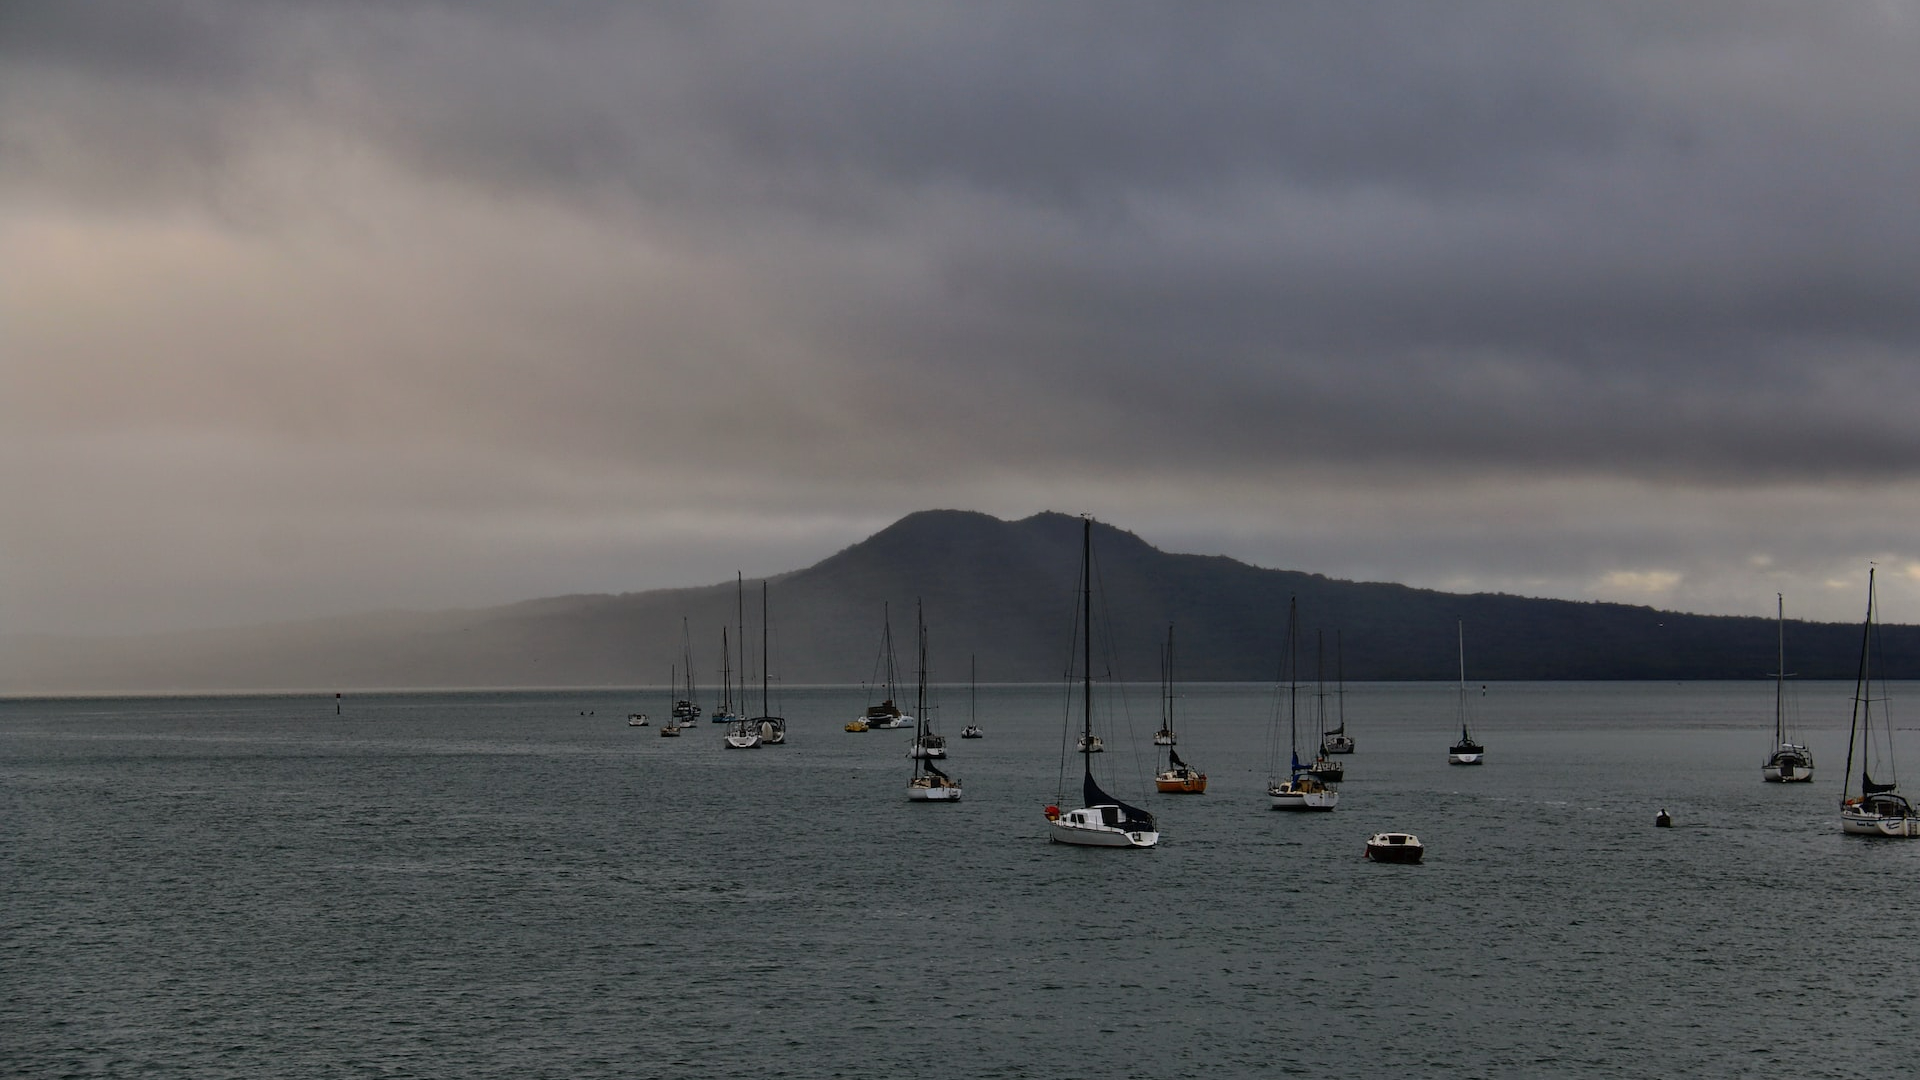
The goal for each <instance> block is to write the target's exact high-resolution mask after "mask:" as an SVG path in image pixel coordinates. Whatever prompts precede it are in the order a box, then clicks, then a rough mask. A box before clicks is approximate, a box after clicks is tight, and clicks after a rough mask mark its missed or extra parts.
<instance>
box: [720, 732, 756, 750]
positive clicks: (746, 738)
mask: <svg viewBox="0 0 1920 1080" xmlns="http://www.w3.org/2000/svg"><path fill="white" fill-rule="evenodd" d="M726 747H727V749H729V750H758V749H760V736H758V735H729V736H727V738H726Z"/></svg>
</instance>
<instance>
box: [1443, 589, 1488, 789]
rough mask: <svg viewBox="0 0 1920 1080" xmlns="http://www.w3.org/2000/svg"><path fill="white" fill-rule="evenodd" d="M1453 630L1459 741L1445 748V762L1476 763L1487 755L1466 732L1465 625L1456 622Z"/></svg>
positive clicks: (1484, 748) (1485, 749)
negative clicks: (1457, 672)
mask: <svg viewBox="0 0 1920 1080" xmlns="http://www.w3.org/2000/svg"><path fill="white" fill-rule="evenodd" d="M1454 630H1455V632H1456V633H1457V634H1458V635H1459V639H1460V700H1459V704H1458V705H1457V706H1456V707H1455V712H1456V718H1457V719H1458V720H1459V721H1460V741H1459V742H1457V743H1454V744H1453V745H1452V746H1451V747H1448V748H1447V764H1449V765H1478V764H1480V760H1481V759H1482V758H1484V757H1486V756H1487V748H1486V747H1484V746H1481V745H1480V744H1479V743H1477V742H1474V741H1473V736H1472V735H1471V734H1469V733H1468V732H1467V626H1466V623H1464V622H1456V623H1455V624H1454Z"/></svg>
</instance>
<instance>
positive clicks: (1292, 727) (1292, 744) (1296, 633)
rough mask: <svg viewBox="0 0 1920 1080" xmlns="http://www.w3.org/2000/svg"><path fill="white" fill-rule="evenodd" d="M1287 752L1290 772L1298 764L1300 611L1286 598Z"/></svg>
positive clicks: (1296, 605)
mask: <svg viewBox="0 0 1920 1080" xmlns="http://www.w3.org/2000/svg"><path fill="white" fill-rule="evenodd" d="M1287 751H1288V752H1289V753H1290V754H1292V755H1293V760H1292V763H1291V764H1289V765H1288V766H1287V768H1288V769H1289V770H1291V769H1292V768H1293V767H1294V766H1295V765H1298V764H1299V763H1300V610H1299V600H1298V599H1296V598H1294V597H1291V596H1290V597H1288V598H1287Z"/></svg>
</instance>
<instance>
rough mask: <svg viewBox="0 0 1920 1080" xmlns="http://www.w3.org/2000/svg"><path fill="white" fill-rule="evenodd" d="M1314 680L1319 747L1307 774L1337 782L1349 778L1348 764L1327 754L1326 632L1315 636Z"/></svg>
mask: <svg viewBox="0 0 1920 1080" xmlns="http://www.w3.org/2000/svg"><path fill="white" fill-rule="evenodd" d="M1313 680H1314V691H1313V744H1314V746H1315V747H1316V748H1317V749H1316V751H1315V752H1314V755H1313V764H1312V765H1310V766H1308V767H1307V775H1309V776H1311V777H1313V778H1314V779H1315V780H1324V781H1326V782H1327V783H1329V784H1337V783H1339V782H1340V781H1342V780H1345V779H1346V778H1347V766H1346V764H1345V763H1344V762H1339V761H1335V760H1333V759H1332V758H1331V757H1328V756H1327V638H1326V634H1324V633H1320V634H1316V635H1315V637H1314V662H1313Z"/></svg>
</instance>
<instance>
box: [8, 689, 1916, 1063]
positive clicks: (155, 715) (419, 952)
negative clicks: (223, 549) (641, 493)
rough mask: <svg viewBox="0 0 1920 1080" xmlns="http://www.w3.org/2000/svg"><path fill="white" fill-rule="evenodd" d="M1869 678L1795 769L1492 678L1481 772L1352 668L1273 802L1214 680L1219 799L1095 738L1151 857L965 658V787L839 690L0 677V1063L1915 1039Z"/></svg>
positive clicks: (1678, 712) (1817, 711)
mask: <svg viewBox="0 0 1920 1080" xmlns="http://www.w3.org/2000/svg"><path fill="white" fill-rule="evenodd" d="M1913 689H1914V688H1913V687H1896V690H1895V696H1896V701H1895V716H1896V720H1898V719H1899V718H1900V716H1901V712H1900V708H1899V701H1898V699H1899V698H1900V697H1902V696H1911V691H1912V690H1913ZM1850 690H1851V688H1850V687H1847V686H1835V685H1831V684H1809V685H1807V686H1805V687H1802V688H1801V690H1800V696H1801V702H1802V707H1803V710H1804V713H1805V715H1806V717H1807V719H1808V723H1809V725H1810V730H1808V731H1807V732H1806V733H1805V734H1806V735H1807V738H1808V741H1810V742H1811V744H1812V747H1813V750H1814V752H1815V755H1816V758H1817V761H1818V766H1819V779H1818V780H1817V781H1816V782H1815V783H1814V784H1811V785H1799V786H1794V787H1782V786H1778V785H1765V784H1762V783H1760V782H1759V765H1760V762H1761V760H1762V758H1763V757H1764V755H1765V752H1766V750H1767V749H1768V740H1769V736H1770V725H1771V715H1772V712H1771V710H1772V696H1771V694H1772V688H1771V684H1769V683H1765V682H1755V683H1752V684H1724V683H1723V684H1685V685H1676V684H1662V685H1653V684H1624V685H1622V684H1509V685H1501V684H1495V685H1493V686H1492V687H1491V688H1490V690H1489V692H1488V694H1487V696H1486V697H1485V698H1484V699H1482V700H1480V701H1478V702H1476V704H1477V706H1478V708H1479V723H1478V727H1477V730H1476V734H1478V735H1480V736H1482V741H1483V742H1484V743H1486V745H1487V748H1488V763H1487V764H1486V765H1485V766H1484V767H1481V768H1477V769H1469V768H1459V767H1449V766H1448V765H1446V764H1445V752H1446V747H1447V744H1448V743H1449V741H1450V740H1451V736H1452V735H1453V734H1454V729H1452V728H1451V727H1450V725H1451V723H1452V717H1453V698H1452V688H1450V687H1443V686H1432V685H1366V686H1358V687H1354V688H1352V690H1351V692H1350V693H1349V694H1348V696H1347V699H1346V706H1347V714H1348V718H1349V720H1350V726H1351V730H1352V731H1353V733H1354V734H1355V736H1356V738H1357V740H1358V744H1359V752H1358V753H1357V754H1355V755H1354V756H1352V757H1351V758H1348V759H1347V761H1348V779H1347V782H1346V783H1345V784H1344V785H1343V788H1342V792H1343V795H1342V798H1343V801H1342V803H1341V806H1340V808H1339V809H1338V810H1337V811H1335V812H1334V813H1332V814H1322V815H1286V814H1278V813H1274V812H1272V811H1269V810H1268V809H1267V808H1266V798H1265V783H1266V779H1267V757H1266V753H1267V750H1266V747H1267V738H1268V717H1269V716H1270V714H1271V712H1272V701H1271V697H1272V695H1271V693H1270V691H1269V690H1268V689H1266V688H1264V687H1253V686H1212V687H1193V688H1189V689H1187V690H1186V691H1184V693H1183V695H1182V698H1181V703H1180V708H1181V712H1182V716H1183V720H1182V722H1181V743H1180V747H1179V749H1180V752H1181V754H1182V756H1183V757H1185V758H1187V759H1188V760H1189V761H1190V762H1192V763H1193V764H1194V765H1196V766H1198V767H1200V768H1201V769H1203V770H1204V771H1206V772H1207V773H1208V774H1209V776H1210V781H1211V786H1210V789H1209V791H1208V793H1207V794H1206V795H1203V796H1172V795H1155V794H1150V793H1146V792H1145V791H1144V790H1143V786H1142V784H1141V783H1140V772H1139V770H1140V769H1141V768H1142V767H1144V765H1145V764H1147V763H1141V764H1140V765H1135V764H1133V763H1132V762H1131V761H1130V760H1129V755H1127V754H1124V753H1110V754H1107V755H1102V756H1101V764H1102V765H1103V767H1112V768H1114V769H1116V770H1117V771H1118V775H1117V776H1116V777H1115V778H1114V779H1113V781H1112V784H1113V786H1114V787H1115V788H1116V789H1117V793H1127V794H1134V795H1137V798H1136V799H1135V800H1133V801H1142V802H1144V804H1145V805H1147V806H1149V807H1151V808H1152V809H1154V810H1155V811H1156V812H1157V813H1158V814H1159V816H1160V823H1161V828H1162V831H1163V834H1164V841H1163V843H1162V845H1161V846H1160V847H1159V848H1157V849H1155V850H1151V851H1140V852H1126V851H1110V850H1087V849H1077V848H1067V847H1060V846H1054V845H1049V844H1048V843H1047V842H1046V839H1045V837H1046V833H1045V829H1044V824H1045V823H1044V820H1043V818H1042V816H1041V813H1040V811H1041V808H1042V806H1043V805H1044V804H1046V803H1048V802H1050V801H1054V800H1055V798H1056V795H1055V785H1056V781H1057V778H1058V776H1059V771H1060V755H1059V753H1058V750H1059V744H1060V738H1061V731H1062V712H1063V709H1062V705H1061V702H1060V699H1059V694H1058V692H1057V691H1054V690H1052V689H1050V688H1019V687H995V688H982V689H981V691H980V694H979V704H978V708H979V714H978V719H979V723H980V724H981V725H982V726H983V727H984V728H986V730H987V734H988V737H987V738H986V739H984V740H979V741H968V742H961V741H959V740H957V739H956V740H953V743H952V745H953V758H952V760H951V761H950V762H949V764H948V770H947V771H949V772H951V773H954V774H956V775H958V776H960V777H961V778H962V779H963V780H964V782H965V784H966V798H965V800H964V801H963V802H961V803H959V804H957V805H930V804H913V805H910V804H908V803H907V801H906V800H905V788H904V785H905V781H906V778H907V775H908V772H909V763H908V761H907V759H906V757H905V749H906V746H907V744H908V741H909V739H910V732H906V731H897V732H883V731H877V732H869V733H866V734H861V735H850V734H847V733H845V732H843V731H842V730H841V725H842V723H844V722H845V720H847V719H849V718H851V717H852V716H853V715H854V714H855V713H857V712H859V711H860V710H861V709H862V708H863V707H864V705H865V704H866V701H865V697H864V695H863V693H862V692H861V691H860V690H858V689H857V688H854V689H846V688H817V689H800V690H789V691H787V692H786V694H785V700H784V703H783V709H782V711H784V712H785V713H786V715H787V716H788V717H789V718H790V722H791V726H792V735H791V738H790V744H789V745H787V746H785V747H779V748H769V749H764V750H758V751H752V752H738V751H726V750H723V749H722V748H721V739H720V734H721V731H722V730H723V729H722V728H720V727H719V726H717V725H710V724H706V723H704V722H703V723H702V724H701V725H700V727H699V728H698V729H696V730H693V731H691V732H689V734H688V735H687V736H686V737H683V738H680V739H677V740H676V739H663V738H660V737H658V735H657V728H655V727H649V728H629V727H627V726H626V724H625V722H624V717H625V715H626V713H627V712H628V711H631V710H632V709H636V708H639V709H648V710H649V711H651V712H654V713H656V714H658V713H659V712H662V711H663V709H662V708H661V706H662V705H663V704H664V702H663V701H661V700H656V699H658V698H660V697H661V695H660V694H658V693H648V694H646V695H640V694H637V693H630V692H613V691H592V692H575V693H567V692H541V693H513V694H484V693H470V694H390V695H361V696H352V695H349V696H348V697H347V698H346V699H345V701H344V703H343V707H342V711H341V714H340V715H338V716H336V715H335V713H334V702H333V700H332V698H331V697H323V696H306V697H303V696H260V697H213V698H180V697H175V698H146V699H109V700H101V699H72V700H54V701H47V700H14V701H6V702H0V855H3V857H4V876H3V877H0V927H4V935H3V936H0V1033H3V1034H0V1073H6V1074H13V1073H19V1074H23V1075H34V1076H62V1075H72V1076H153V1075H163V1074H173V1075H181V1076H193V1077H252V1078H258V1077H313V1076H342V1075H367V1076H423V1077H480V1076H501V1077H506V1076H513V1077H627V1076H633V1077H639V1076H675V1077H679V1076H741V1077H746V1076H792V1077H816V1076H847V1077H867V1076H890V1075H891V1076H905V1075H926V1076H973V1077H997V1076H1004V1077H1013V1076H1087V1077H1103V1078H1104V1077H1169V1076H1181V1075H1190V1074H1210V1075H1217V1076H1240V1075H1281V1076H1284V1075H1318V1076H1360V1075H1380V1076H1429V1075H1431V1076H1442V1075H1444V1076H1489V1077H1523V1076H1540V1075H1558V1076H1578V1077H1613V1076H1620V1077H1627V1076H1633V1077H1640V1076H1663V1077H1664V1076H1720V1075H1725V1076H1737V1075H1753V1076H1762V1075H1768V1076H1771V1075H1778V1074H1782V1073H1786V1074H1790V1075H1795V1076H1801V1077H1841V1076H1849V1077H1851V1076H1860V1075H1875V1074H1880V1075H1888V1076H1893V1075H1906V1074H1908V1073H1909V1072H1910V1071H1911V1069H1912V1067H1913V1063H1914V1061H1915V1060H1916V1056H1915V1051H1914V1049H1913V1046H1914V1043H1913V1040H1912V1038H1911V1035H1910V1026H1909V1019H1908V1017H1909V1015H1910V1014H1911V1013H1913V1012H1914V1011H1915V1008H1916V1001H1915V988H1916V986H1920V926H1917V924H1916V920H1915V919H1913V918H1912V917H1911V915H1910V912H1909V910H1908V908H1909V900H1910V899H1911V897H1912V896H1913V895H1914V888H1915V885H1916V883H1917V882H1920V843H1901V842H1896V841H1873V840H1862V839H1857V838H1844V837H1842V836H1841V835H1840V830H1839V825H1838V820H1837V813H1836V807H1835V802H1836V799H1837V796H1838V794H1839V786H1840V779H1841V776H1840V774H1841V772H1842V765H1843V763H1844V760H1845V756H1846V731H1845V723H1846V710H1847V706H1848V695H1849V693H1850ZM1153 694H1154V691H1153V689H1152V688H1145V689H1142V690H1139V691H1137V692H1136V694H1135V696H1136V698H1137V700H1136V701H1134V703H1133V714H1134V715H1133V719H1132V727H1133V733H1132V736H1131V738H1129V735H1128V733H1127V731H1126V729H1125V727H1124V726H1116V727H1114V728H1110V729H1109V730H1108V731H1107V732H1106V733H1105V734H1106V738H1107V741H1108V744H1109V745H1110V746H1112V745H1115V744H1121V745H1125V744H1127V743H1128V742H1133V743H1142V742H1144V741H1145V740H1146V737H1147V735H1148V733H1150V732H1151V731H1152V729H1153V727H1154V726H1155V723H1156V721H1157V719H1158V716H1157V712H1155V711H1154V710H1155V709H1156V706H1155V704H1154V700H1153ZM945 699H946V701H947V708H946V709H945V711H944V714H943V716H944V719H943V727H944V728H945V729H946V730H947V731H948V732H949V734H952V733H955V732H957V731H958V730H959V728H960V727H961V726H962V725H964V724H965V722H966V717H967V704H966V701H967V695H966V692H965V689H964V688H958V689H951V688H950V689H949V690H947V691H946V694H945ZM588 714H591V715H588ZM656 723H657V721H656ZM1115 723H1116V725H1117V721H1116V722H1115ZM1901 738H1903V739H1905V741H1906V743H1907V744H1908V745H1911V747H1912V754H1914V755H1920V737H1916V736H1915V735H1913V734H1912V733H1909V732H1906V731H1904V730H1903V731H1902V732H1901ZM1912 762H1913V765H1914V767H1915V768H1920V757H1913V758H1912ZM1073 767H1074V768H1076V769H1077V768H1078V764H1077V762H1076V763H1074V765H1073ZM1123 797H1124V796H1123ZM1663 806H1664V807H1666V808H1668V809H1669V810H1670V811H1671V812H1672V813H1673V815H1674V817H1675V819H1676V824H1677V827H1676V828H1674V829H1671V830H1655V829H1654V828H1652V819H1653V815H1654V812H1655V811H1656V810H1658V809H1659V808H1661V807H1663ZM1381 829H1405V830H1410V831H1413V832H1417V833H1418V834H1420V836H1421V837H1422V838H1423V839H1424V840H1425V842H1426V844H1427V848H1428V857H1427V862H1426V863H1425V864H1424V865H1421V866H1416V867H1401V866H1378V865H1374V864H1371V863H1368V862H1366V861H1364V860H1362V859H1361V858H1360V852H1361V845H1362V842H1363V841H1364V840H1365V838H1366V837H1367V835H1368V834H1369V833H1372V832H1374V831H1377V830H1381Z"/></svg>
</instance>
